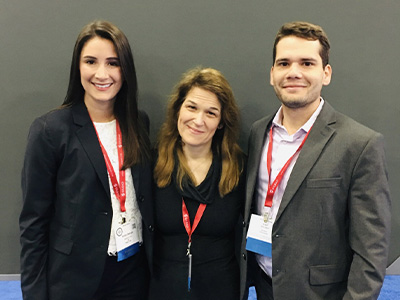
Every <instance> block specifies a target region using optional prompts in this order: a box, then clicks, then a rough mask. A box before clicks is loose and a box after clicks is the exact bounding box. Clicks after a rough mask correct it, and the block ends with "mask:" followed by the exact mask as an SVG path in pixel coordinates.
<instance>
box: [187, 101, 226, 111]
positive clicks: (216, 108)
mask: <svg viewBox="0 0 400 300" xmlns="http://www.w3.org/2000/svg"><path fill="white" fill-rule="evenodd" d="M186 101H187V102H190V104H194V105H198V104H197V102H195V101H193V100H190V99H187V100H186ZM208 109H209V110H215V111H219V108H218V107H214V106H211V107H209V108H208Z"/></svg>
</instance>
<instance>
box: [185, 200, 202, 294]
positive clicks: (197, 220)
mask: <svg viewBox="0 0 400 300" xmlns="http://www.w3.org/2000/svg"><path fill="white" fill-rule="evenodd" d="M206 206H207V205H206V204H204V203H201V204H200V205H199V208H198V209H197V212H196V216H195V217H194V222H193V227H191V226H190V218H189V212H188V210H187V208H186V205H185V200H183V197H182V219H183V225H184V226H185V229H186V232H187V234H188V236H189V240H188V247H187V251H186V256H187V257H188V258H189V270H188V291H189V292H190V289H191V280H192V253H190V247H191V245H192V233H193V232H194V231H195V230H196V227H197V225H199V223H200V220H201V218H202V217H203V213H204V210H205V209H206Z"/></svg>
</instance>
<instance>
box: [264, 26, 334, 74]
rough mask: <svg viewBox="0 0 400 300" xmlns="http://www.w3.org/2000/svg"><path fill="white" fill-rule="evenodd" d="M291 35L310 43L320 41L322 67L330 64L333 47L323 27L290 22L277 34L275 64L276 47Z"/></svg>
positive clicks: (274, 51)
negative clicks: (330, 50) (330, 51)
mask: <svg viewBox="0 0 400 300" xmlns="http://www.w3.org/2000/svg"><path fill="white" fill-rule="evenodd" d="M290 35H294V36H297V37H299V38H303V39H306V40H310V41H316V40H318V41H319V43H320V44H321V49H320V51H319V55H320V56H321V59H322V66H323V67H325V66H326V65H327V64H328V63H329V49H330V48H331V46H330V44H329V40H328V36H327V35H326V33H325V31H324V30H323V29H322V27H321V26H318V25H315V24H312V23H308V22H290V23H285V24H283V25H282V27H281V28H280V29H279V30H278V33H277V34H276V37H275V42H274V49H273V54H272V58H273V62H272V63H273V64H274V63H275V59H276V45H277V44H278V42H279V41H280V40H281V39H282V38H284V37H287V36H290Z"/></svg>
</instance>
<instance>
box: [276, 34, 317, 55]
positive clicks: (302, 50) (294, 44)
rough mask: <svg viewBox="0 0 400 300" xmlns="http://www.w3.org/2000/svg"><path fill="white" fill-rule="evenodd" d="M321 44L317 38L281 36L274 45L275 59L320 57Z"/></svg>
mask: <svg viewBox="0 0 400 300" xmlns="http://www.w3.org/2000/svg"><path fill="white" fill-rule="evenodd" d="M320 49H321V44H320V42H319V40H315V41H312V40H307V39H304V38H300V37H297V36H292V35H290V36H286V37H284V38H282V39H281V40H280V41H279V42H278V44H277V45H276V58H275V59H276V60H277V59H294V58H300V59H305V58H314V59H318V58H319V59H320V60H321V61H322V59H321V58H320V54H319V53H320Z"/></svg>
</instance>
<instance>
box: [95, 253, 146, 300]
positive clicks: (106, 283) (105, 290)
mask: <svg viewBox="0 0 400 300" xmlns="http://www.w3.org/2000/svg"><path fill="white" fill-rule="evenodd" d="M149 278H150V275H149V270H148V266H147V261H146V255H145V253H144V249H141V250H140V251H139V252H138V253H136V254H135V255H133V256H131V257H129V258H127V259H125V260H123V261H120V262H117V257H115V256H107V259H106V264H105V267H104V273H103V277H102V279H101V282H100V285H99V288H98V289H97V291H96V293H95V294H94V296H93V298H92V300H145V299H147V294H148V287H149Z"/></svg>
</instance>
